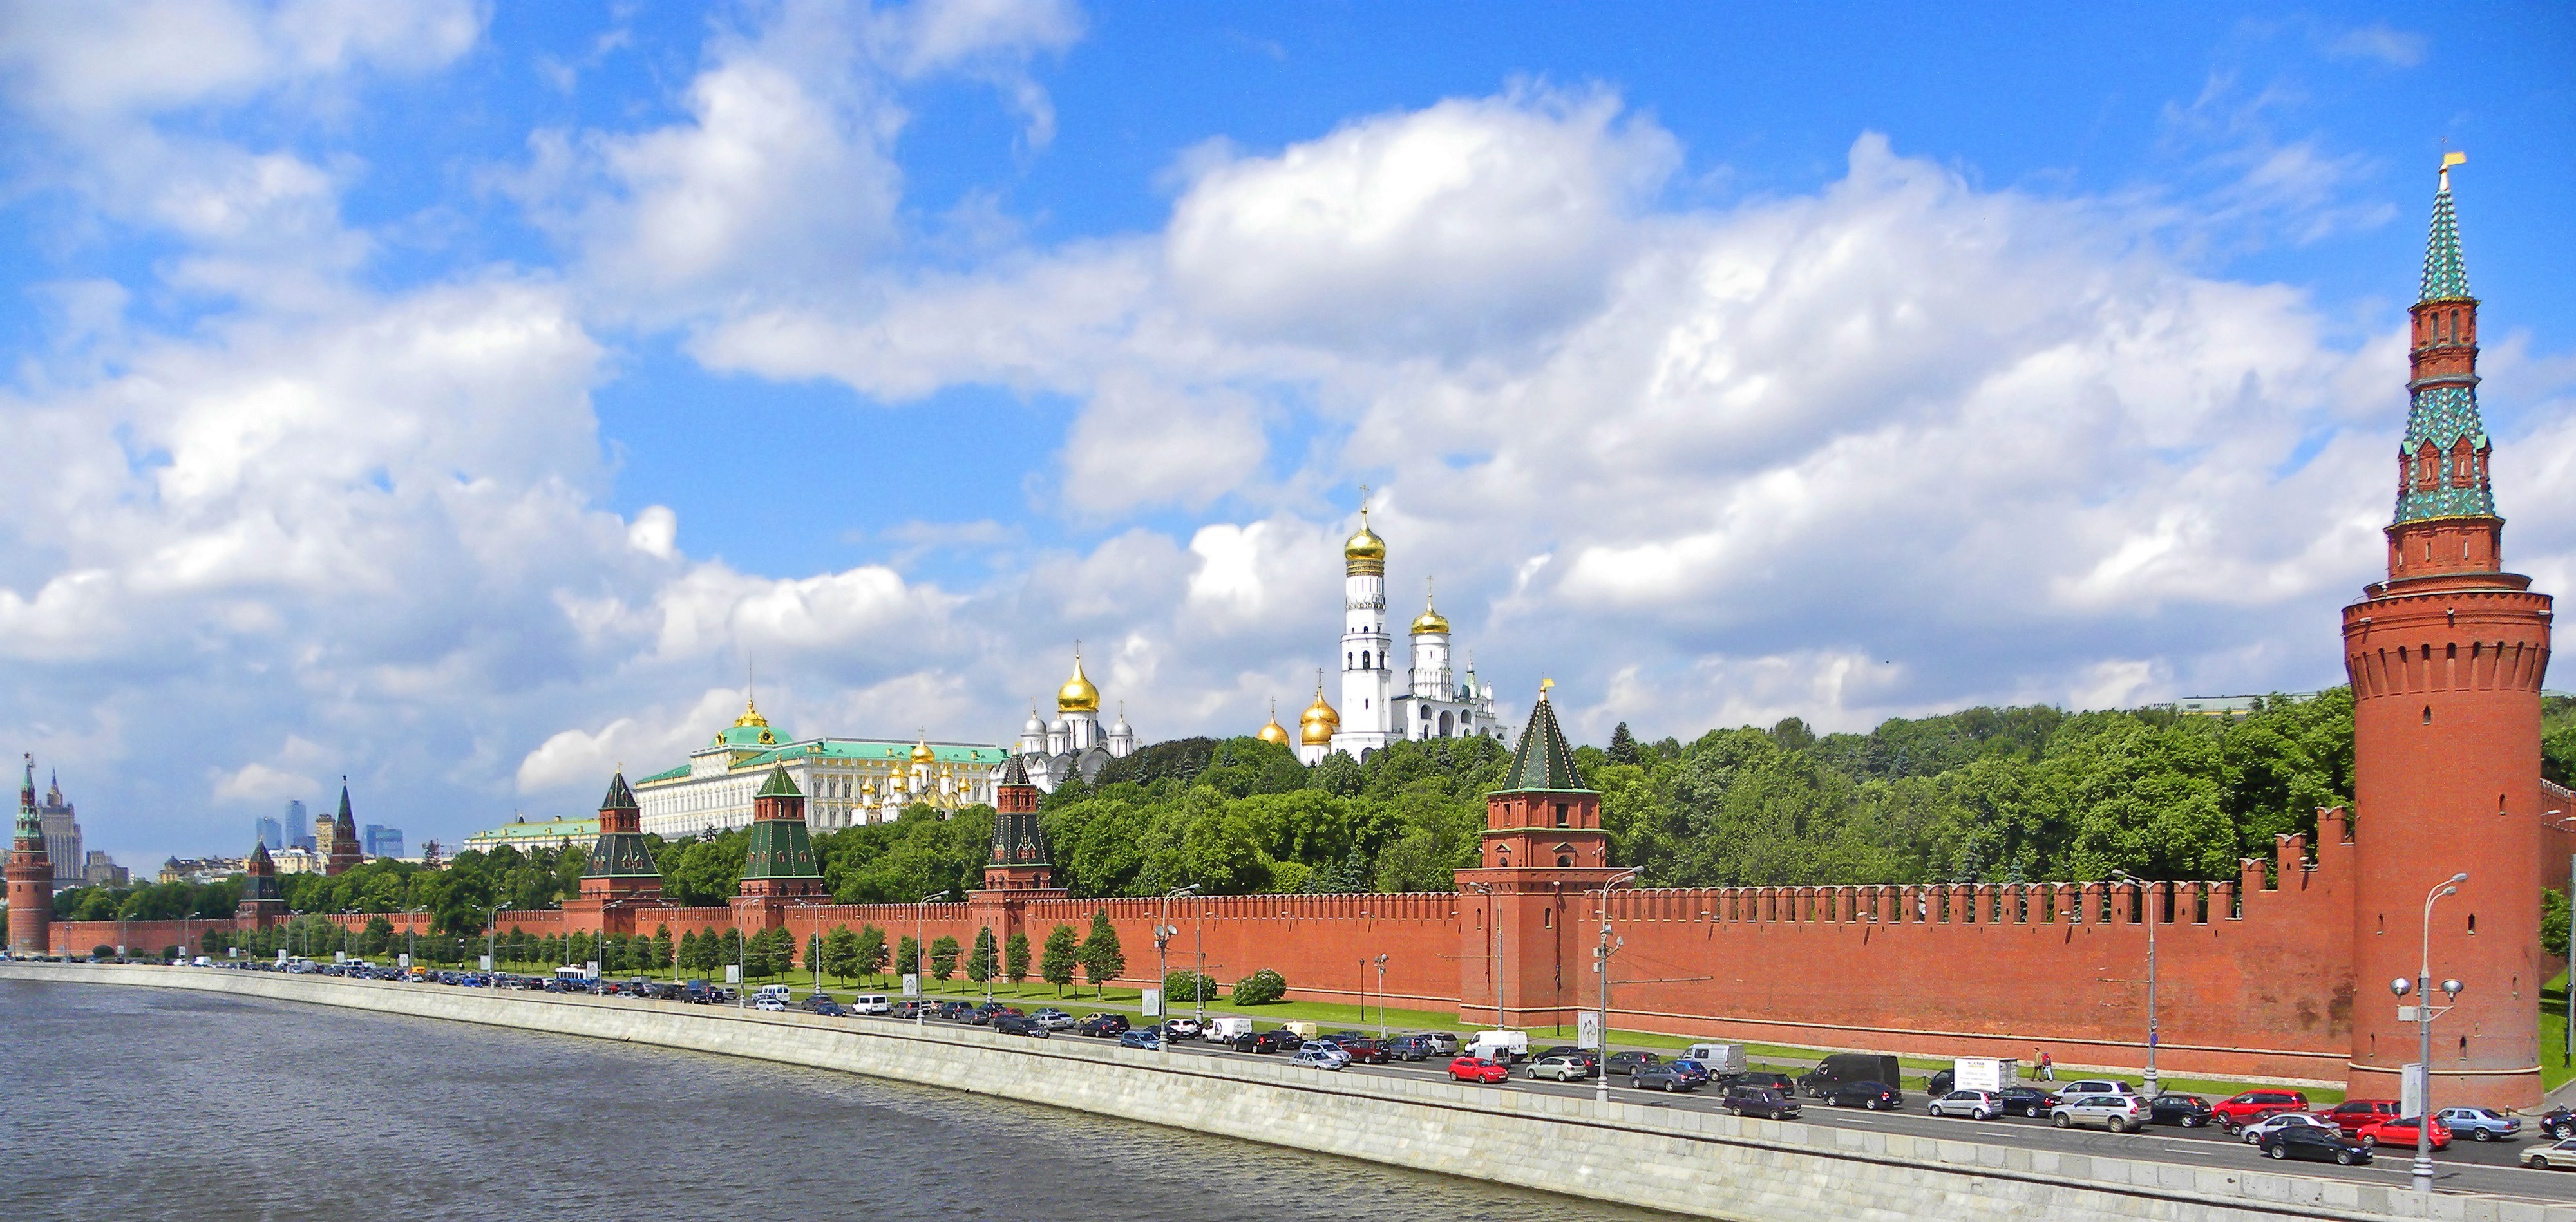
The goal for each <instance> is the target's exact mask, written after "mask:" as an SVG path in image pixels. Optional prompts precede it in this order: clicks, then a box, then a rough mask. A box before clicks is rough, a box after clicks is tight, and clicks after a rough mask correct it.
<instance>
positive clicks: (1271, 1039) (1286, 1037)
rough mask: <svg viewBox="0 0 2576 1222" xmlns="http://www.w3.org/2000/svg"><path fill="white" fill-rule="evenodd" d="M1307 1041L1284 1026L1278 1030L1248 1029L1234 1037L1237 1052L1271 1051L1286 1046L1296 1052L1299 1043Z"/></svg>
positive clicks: (1285, 1047)
mask: <svg viewBox="0 0 2576 1222" xmlns="http://www.w3.org/2000/svg"><path fill="white" fill-rule="evenodd" d="M1305 1042H1306V1041H1305V1039H1304V1038H1303V1037H1301V1036H1299V1035H1298V1034H1297V1033H1296V1032H1294V1031H1290V1030H1288V1029H1287V1028H1285V1027H1282V1028H1280V1029H1279V1030H1277V1031H1246V1032H1244V1033H1243V1034H1241V1035H1238V1036H1236V1037H1234V1050H1235V1051H1236V1052H1260V1053H1271V1052H1277V1051H1279V1050H1281V1049H1283V1048H1284V1049H1287V1050H1289V1051H1291V1052H1294V1051H1296V1049H1297V1046H1298V1045H1300V1044H1303V1043H1305Z"/></svg>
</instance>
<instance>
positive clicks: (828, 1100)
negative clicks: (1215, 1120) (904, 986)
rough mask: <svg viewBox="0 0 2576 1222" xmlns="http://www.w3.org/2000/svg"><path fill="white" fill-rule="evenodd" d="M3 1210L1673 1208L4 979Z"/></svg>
mask: <svg viewBox="0 0 2576 1222" xmlns="http://www.w3.org/2000/svg"><path fill="white" fill-rule="evenodd" d="M0 1015H5V1017H0V1090H5V1091H6V1092H7V1099H6V1101H5V1102H0V1151H5V1152H6V1166H5V1167H0V1219H7V1220H8V1222H35V1220H37V1219H55V1218H61V1219H80V1220H82V1222H139V1220H142V1219H155V1218H170V1219H188V1220H190V1222H218V1220H225V1219H253V1218H256V1219H271V1218H274V1219H349V1220H351V1222H429V1220H435V1219H451V1218H452V1219H469V1218H470V1219H477V1220H478V1222H479V1220H485V1219H497V1220H501V1222H516V1220H518V1219H539V1218H580V1219H604V1220H608V1222H628V1220H635V1219H659V1218H673V1219H688V1220H690V1222H769V1220H772V1219H777V1220H781V1222H790V1220H795V1222H802V1220H808V1219H843V1218H857V1219H871V1220H875V1219H885V1220H894V1222H909V1220H913V1219H919V1220H921V1222H934V1220H936V1222H957V1220H960V1219H1009V1220H1012V1222H1045V1220H1049V1219H1095V1218H1096V1219H1121V1220H1123V1219H1138V1220H1144V1219H1155V1220H1164V1219H1170V1220H1174V1222H1181V1220H1192V1222H1195V1220H1202V1219H1237V1218H1240V1219H1265V1220H1273V1219H1275V1220H1280V1222H1296V1220H1302V1219H1316V1220H1318V1222H1322V1220H1324V1219H1332V1220H1334V1222H1350V1220H1352V1219H1417V1218H1419V1219H1441V1220H1443V1222H1456V1220H1462V1219H1498V1220H1499V1219H1558V1218H1634V1219H1649V1218H1667V1217H1668V1215H1663V1214H1655V1213H1648V1212H1643V1211H1634V1210H1621V1209H1614V1208H1609V1207H1604V1206H1598V1205H1591V1204H1587V1203H1584V1202H1581V1201H1576V1200H1573V1199H1570V1198H1565V1197H1552V1196H1545V1195H1542V1194H1538V1193H1530V1192H1521V1191H1517V1190H1514V1189H1509V1188H1501V1187H1496V1186H1492V1185H1486V1184H1479V1183H1474V1182H1470V1181H1466V1180H1456V1179H1448V1178H1445V1177H1441V1176H1433V1175H1424V1174H1419V1173H1415V1172H1408V1171H1400V1170H1396V1169H1393V1168H1388V1167H1380V1166H1376V1165H1373V1164H1369V1163H1362V1162H1355V1161H1350V1160H1346V1159H1340V1158H1333V1157H1330V1156H1326V1155H1314V1154H1301V1153H1298V1152H1296V1151H1294V1150H1284V1149H1276V1148H1273V1147H1269V1146H1262V1145H1256V1144H1253V1143H1250V1142H1243V1141H1235V1140H1231V1139H1228V1138H1222V1137H1205V1136H1200V1135H1197V1134H1193V1133H1185V1132H1181V1131H1179V1130H1176V1129H1163V1128H1156V1127H1154V1126H1152V1125H1145V1124H1134V1123H1129V1122H1126V1121H1121V1120H1109V1119H1102V1118H1097V1117H1091V1116H1084V1115H1080V1114H1078V1113H1074V1112H1066V1111H1059V1110H1056V1109H1053V1108H1046V1107H1038V1106H1034V1105H1028V1104H1019V1103H1012V1102H1009V1101H1007V1100H1001V1099H991V1098H986V1097H983V1096H980V1095H964V1094H951V1093H947V1092H943V1091H935V1090H930V1089H926V1088H921V1087H913V1086H907V1085H903V1084H899V1083H891V1082H879V1081H875V1080H872V1079H868V1078H861V1077H854V1076H851V1075H847V1074H837V1073H828V1072H823V1071H818V1070H809V1069H798V1068H795V1067H792V1066H784V1065H773V1064H768V1063H765V1062H760V1061H745V1060H736V1059H733V1058H730V1057H719V1056H707V1055H699V1054H694V1053H683V1052H673V1051H668V1050H663V1049H648V1048H636V1047H630V1046H627V1045H623V1044H614V1043H607V1042H603V1041H598V1040H586V1039H579V1038H575V1037H571V1036H549V1035H535V1034H530V1033H527V1032H520V1031H503V1030H498V1029H491V1028H483V1027H475V1026H469V1025H466V1024H462V1023H443V1022H436V1021H432V1020H428V1019H406V1018H398V1017H391V1016H385V1015H375V1014H360V1013H355V1012H351V1011H347V1010H333V1009H325V1008H322V1007H318V1006H298V1005H292V1004H288V1003H283V1002H266V1001H258V1000H251V999H243V998H233V997H224V996H217V995H210V994H201V993H182V992H171V991H163V990H159V989H146V988H121V987H115V986H108V985H65V984H46V983H38V982H27V981H0Z"/></svg>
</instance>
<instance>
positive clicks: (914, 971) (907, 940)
mask: <svg viewBox="0 0 2576 1222" xmlns="http://www.w3.org/2000/svg"><path fill="white" fill-rule="evenodd" d="M894 974H895V975H898V976H918V975H920V974H921V943H920V942H918V941H915V940H914V939H913V936H912V935H911V934H905V935H903V942H902V944H901V945H900V946H899V947H897V949H896V950H895V952H894Z"/></svg>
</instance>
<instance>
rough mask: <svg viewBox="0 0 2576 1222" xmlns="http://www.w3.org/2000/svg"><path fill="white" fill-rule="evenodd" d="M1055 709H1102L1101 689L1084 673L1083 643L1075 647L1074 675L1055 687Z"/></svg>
mask: <svg viewBox="0 0 2576 1222" xmlns="http://www.w3.org/2000/svg"><path fill="white" fill-rule="evenodd" d="M1055 711H1057V712H1059V713H1097V712H1099V711H1100V689H1099V688H1096V687H1093V686H1092V685H1091V679H1090V677H1089V676H1087V675H1085V674H1083V673H1082V645H1081V643H1080V642H1076V643H1075V644H1074V647H1073V677H1072V678H1070V679H1067V680H1065V681H1064V686H1063V687H1059V688H1057V689H1055Z"/></svg>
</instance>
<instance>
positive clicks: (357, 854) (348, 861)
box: [322, 777, 367, 875]
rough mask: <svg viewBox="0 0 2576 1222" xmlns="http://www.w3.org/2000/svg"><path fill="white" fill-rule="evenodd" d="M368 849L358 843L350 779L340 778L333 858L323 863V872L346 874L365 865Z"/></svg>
mask: <svg viewBox="0 0 2576 1222" xmlns="http://www.w3.org/2000/svg"><path fill="white" fill-rule="evenodd" d="M366 861H367V848H366V846H365V845H362V844H360V843H358V817H357V816H356V815H354V814H351V813H350V812H349V778H347V777H341V778H340V813H338V814H336V815H333V816H331V856H330V857H328V858H326V859H324V860H323V862H322V872H323V873H324V874H326V875H329V874H346V873H348V872H349V871H351V870H354V869H356V868H358V867H359V866H362V865H365V864H366Z"/></svg>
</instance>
